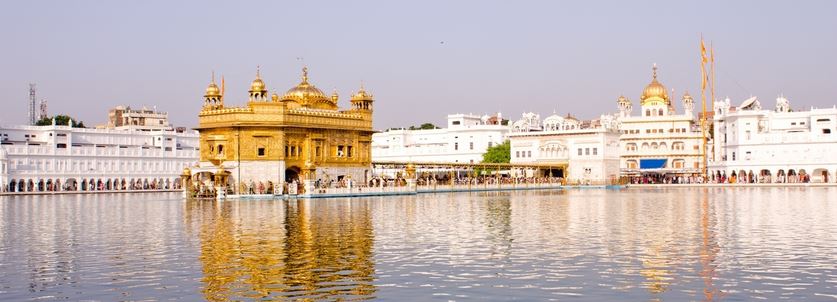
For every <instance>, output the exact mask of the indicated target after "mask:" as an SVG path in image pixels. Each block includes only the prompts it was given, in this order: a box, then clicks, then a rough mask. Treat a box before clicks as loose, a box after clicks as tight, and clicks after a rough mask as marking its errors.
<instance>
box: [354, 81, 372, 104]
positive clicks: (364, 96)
mask: <svg viewBox="0 0 837 302" xmlns="http://www.w3.org/2000/svg"><path fill="white" fill-rule="evenodd" d="M371 100H372V94H371V93H367V92H366V89H363V83H361V84H360V90H358V91H357V93H355V94H353V95H352V101H371Z"/></svg>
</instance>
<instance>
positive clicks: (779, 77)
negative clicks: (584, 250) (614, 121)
mask: <svg viewBox="0 0 837 302" xmlns="http://www.w3.org/2000/svg"><path fill="white" fill-rule="evenodd" d="M835 12H837V1H411V2H407V1H294V2H285V1H83V0H81V1H3V2H2V3H0V41H2V43H0V103H2V110H0V124H4V125H11V124H23V123H26V120H27V118H26V116H27V110H28V109H27V108H28V107H27V104H28V97H29V86H28V84H29V83H36V84H37V95H38V99H41V98H43V99H46V100H47V102H48V107H49V113H50V114H69V115H71V116H74V117H76V118H77V119H80V120H83V121H84V122H85V124H86V125H88V126H90V125H97V124H104V123H106V121H107V111H108V109H110V108H112V107H114V106H116V105H131V106H133V107H141V106H143V105H145V106H148V107H153V106H156V108H157V109H158V110H161V111H166V112H168V113H169V117H170V120H171V121H172V122H173V123H174V124H175V125H176V126H186V127H194V126H196V125H197V114H198V111H199V110H200V108H201V105H202V102H203V100H202V96H203V93H204V90H205V89H206V86H207V84H208V83H209V81H210V77H211V74H212V72H213V71H214V72H215V73H216V75H217V76H218V77H219V78H220V75H223V76H224V78H225V82H226V98H225V105H226V106H242V105H244V104H245V102H246V100H247V90H248V88H249V85H250V82H251V81H252V80H253V79H254V78H255V73H256V68H257V66H260V69H261V75H262V78H263V79H264V80H265V82H266V84H267V87H268V89H269V90H271V91H274V90H275V91H277V92H278V93H279V94H280V95H281V94H282V93H283V92H284V91H286V90H288V89H290V88H291V87H293V86H294V85H296V84H297V83H299V81H300V74H301V69H302V67H303V66H307V67H308V68H309V70H310V71H309V76H310V80H311V83H312V84H314V85H316V86H317V87H318V88H320V89H321V90H323V91H324V92H326V93H327V94H330V93H331V92H332V91H335V90H336V91H337V92H338V93H339V94H340V106H341V107H344V108H345V107H348V105H349V104H348V98H349V95H350V94H351V92H352V91H356V90H357V89H358V87H359V86H360V83H361V82H363V84H364V86H365V87H366V89H367V90H368V91H370V92H372V93H373V94H374V95H375V104H374V106H375V111H374V117H373V118H374V125H375V128H376V129H385V128H389V127H405V126H410V125H417V124H421V123H424V122H432V123H436V124H444V123H445V118H446V115H447V114H453V113H474V114H480V115H482V114H487V113H489V114H491V113H496V112H501V113H502V114H503V117H504V118H510V119H513V120H514V119H519V118H520V115H521V113H523V112H530V111H531V112H536V113H539V114H541V116H542V117H546V116H547V115H550V114H552V113H553V112H555V113H558V114H561V115H565V114H568V113H569V114H572V115H574V116H577V117H580V118H583V119H591V118H597V117H598V116H599V115H600V114H603V113H613V112H616V111H617V107H616V99H617V97H619V96H620V95H625V96H626V97H628V98H629V99H631V100H632V101H633V102H634V107H635V109H634V113H635V114H636V113H637V112H638V109H636V108H638V107H639V95H640V94H641V92H642V89H643V88H644V87H645V85H647V84H648V83H649V82H650V80H651V66H652V64H654V63H656V64H657V65H658V66H659V80H660V82H662V83H663V84H664V85H666V87H667V88H668V89H669V90H671V89H675V95H676V97H675V98H674V102H675V103H676V106H677V108H678V110H680V108H681V107H682V106H681V102H680V96H681V95H682V93H683V92H684V91H686V90H688V91H689V92H690V94H691V95H692V96H695V98H696V100H697V101H698V102H700V79H701V76H700V63H699V60H700V51H699V43H700V37H701V35H702V36H703V37H704V39H705V40H706V42H707V44H709V43H710V42H711V43H712V45H713V46H714V49H715V59H716V79H717V82H716V95H717V96H718V97H719V98H723V97H727V96H728V97H730V98H731V99H732V101H733V103H740V102H741V101H743V100H744V99H746V98H748V97H750V96H757V97H759V99H760V101H761V103H762V106H763V107H769V108H772V107H773V106H774V104H775V99H776V97H777V96H778V95H779V94H784V95H785V96H786V97H787V98H788V99H789V100H790V102H791V106H792V107H794V108H795V109H797V110H800V109H806V108H809V107H832V106H834V105H835V104H837V98H835V97H834V96H835V95H837V85H835V84H837V57H836V56H835V55H837V18H834V14H835ZM698 104H699V103H698ZM698 106H699V105H698Z"/></svg>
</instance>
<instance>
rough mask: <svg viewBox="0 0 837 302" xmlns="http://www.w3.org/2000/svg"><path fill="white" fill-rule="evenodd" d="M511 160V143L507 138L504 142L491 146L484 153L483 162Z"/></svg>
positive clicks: (493, 162)
mask: <svg viewBox="0 0 837 302" xmlns="http://www.w3.org/2000/svg"><path fill="white" fill-rule="evenodd" d="M509 161H511V143H510V142H509V141H508V140H506V141H505V142H503V143H502V144H499V145H496V146H493V147H489V148H488V150H486V151H485V153H484V154H483V155H482V162H483V163H492V164H496V163H508V162H509Z"/></svg>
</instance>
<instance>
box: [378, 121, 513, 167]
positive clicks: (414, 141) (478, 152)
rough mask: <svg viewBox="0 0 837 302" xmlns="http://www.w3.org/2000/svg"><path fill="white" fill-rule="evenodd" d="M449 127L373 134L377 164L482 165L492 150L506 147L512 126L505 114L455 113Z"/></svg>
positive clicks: (393, 130) (448, 123)
mask: <svg viewBox="0 0 837 302" xmlns="http://www.w3.org/2000/svg"><path fill="white" fill-rule="evenodd" d="M447 120H448V122H447V128H442V129H425V130H406V129H400V130H399V129H390V130H387V131H384V132H379V133H375V134H373V135H372V161H373V162H379V163H380V162H400V163H406V162H411V163H479V162H481V161H482V155H483V154H484V153H485V152H486V150H487V149H488V148H491V147H493V146H496V145H499V144H502V143H503V142H504V141H505V139H506V135H507V134H508V133H509V127H508V126H507V125H503V122H502V115H501V114H499V113H498V114H497V115H496V116H487V115H486V116H477V115H470V114H451V115H448V117H447Z"/></svg>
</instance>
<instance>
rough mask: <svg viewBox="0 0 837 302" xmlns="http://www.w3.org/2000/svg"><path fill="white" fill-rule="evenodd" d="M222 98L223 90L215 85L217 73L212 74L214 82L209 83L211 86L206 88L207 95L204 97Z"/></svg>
mask: <svg viewBox="0 0 837 302" xmlns="http://www.w3.org/2000/svg"><path fill="white" fill-rule="evenodd" d="M218 96H221V89H219V88H218V85H217V84H215V71H213V72H212V80H211V81H210V82H209V86H207V87H206V93H205V94H204V97H218Z"/></svg>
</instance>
